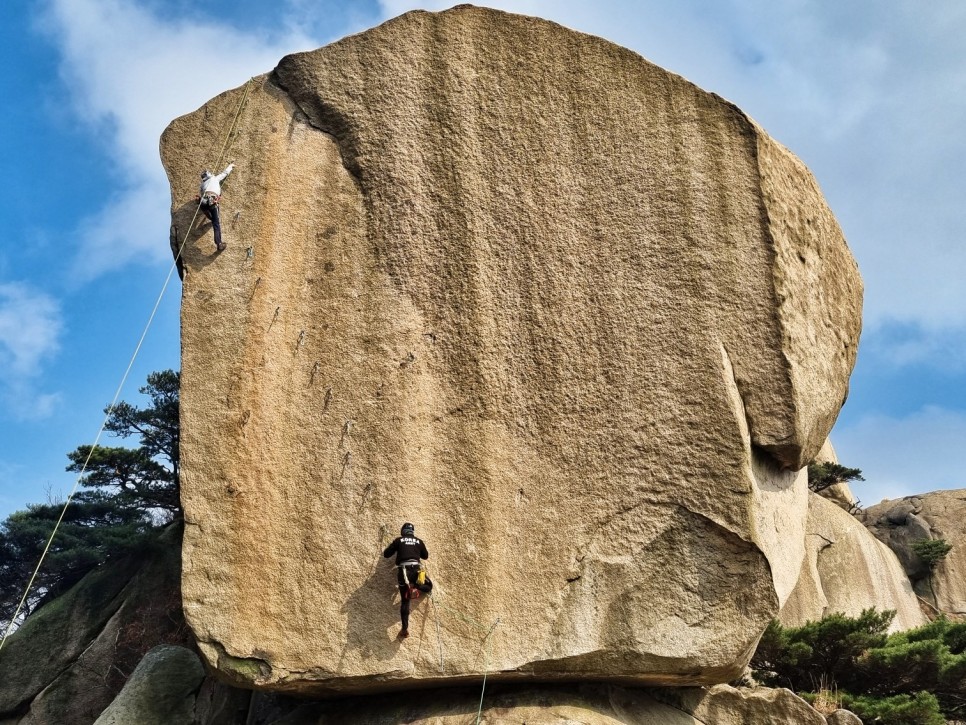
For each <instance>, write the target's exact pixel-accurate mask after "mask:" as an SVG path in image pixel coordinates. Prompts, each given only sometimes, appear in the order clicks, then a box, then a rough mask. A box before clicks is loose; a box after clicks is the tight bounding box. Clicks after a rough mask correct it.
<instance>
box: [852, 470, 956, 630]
mask: <svg viewBox="0 0 966 725" xmlns="http://www.w3.org/2000/svg"><path fill="white" fill-rule="evenodd" d="M864 521H865V524H866V526H868V527H869V530H870V531H871V532H872V533H873V534H875V536H876V537H878V538H879V539H880V540H881V541H883V542H885V543H886V544H887V545H888V546H889V548H890V549H892V550H893V551H894V552H895V554H896V556H898V558H899V561H900V562H902V566H903V567H904V568H905V571H906V573H907V574H908V575H909V578H910V579H912V581H913V584H914V586H915V588H916V591H917V593H918V594H919V596H921V597H922V598H923V599H925V600H926V601H927V602H928V603H929V604H932V605H934V606H936V607H937V608H938V609H939V610H940V611H942V612H945V613H946V614H949V615H953V616H966V576H964V574H963V572H966V489H962V488H960V489H951V490H946V491H933V492H932V493H924V494H921V495H918V496H907V497H906V498H902V499H895V500H886V501H883V502H882V503H878V504H876V505H875V506H870V507H869V508H867V509H865V513H864ZM926 539H945V540H946V541H947V542H948V543H949V544H951V545H952V547H953V548H952V549H951V550H950V552H949V554H948V555H947V556H946V558H945V559H944V560H943V561H941V562H939V564H938V565H937V567H936V569H935V571H934V572H933V573H932V576H931V577H930V576H929V571H928V569H927V568H926V567H925V565H924V564H923V562H922V561H921V560H920V559H919V557H918V556H916V553H915V552H914V551H913V549H912V546H913V545H914V544H915V543H916V542H918V541H923V540H926Z"/></svg>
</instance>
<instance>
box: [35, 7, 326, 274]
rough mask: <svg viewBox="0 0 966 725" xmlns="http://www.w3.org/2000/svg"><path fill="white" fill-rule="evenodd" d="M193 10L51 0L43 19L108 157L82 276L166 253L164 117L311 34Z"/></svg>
mask: <svg viewBox="0 0 966 725" xmlns="http://www.w3.org/2000/svg"><path fill="white" fill-rule="evenodd" d="M216 15H217V14H214V15H209V14H206V13H198V14H195V15H194V16H193V17H192V20H191V21H190V22H186V21H170V20H165V19H163V18H161V17H159V16H158V15H155V14H154V13H152V12H151V11H149V10H148V9H146V8H145V7H143V6H142V5H139V4H138V3H137V2H135V1H133V0H51V2H50V3H49V6H48V7H47V12H46V15H45V17H44V21H43V27H44V29H45V30H46V31H47V32H48V33H49V35H50V37H51V39H52V40H53V42H54V43H55V44H56V45H57V46H58V48H59V50H60V52H61V54H62V63H61V73H62V76H63V80H64V82H65V84H66V87H67V89H68V98H69V101H70V102H71V104H72V106H73V108H74V109H75V110H76V112H77V113H78V115H79V116H80V117H81V118H82V119H83V120H84V121H85V122H86V123H87V124H89V125H90V126H91V127H92V129H94V130H96V131H97V133H98V135H99V136H100V137H101V138H102V139H103V140H104V142H105V143H106V145H107V147H108V149H109V151H108V153H109V154H110V157H111V160H112V161H113V162H114V164H115V165H116V171H117V181H116V185H115V188H111V189H105V192H104V197H105V199H107V201H106V203H105V206H104V208H103V209H102V210H101V211H100V212H99V213H97V214H95V215H93V216H92V217H91V218H89V219H88V220H87V221H86V222H85V223H84V224H83V226H82V228H81V230H80V237H81V249H80V250H79V253H78V256H77V263H76V270H75V271H76V273H77V275H78V277H79V278H80V279H81V281H84V280H88V279H90V278H92V277H94V276H96V275H97V274H100V273H102V272H104V271H107V270H111V269H117V268H119V267H121V266H123V265H124V264H126V263H127V262H129V261H131V260H132V259H134V258H139V259H142V260H143V259H147V260H150V261H160V260H163V261H169V260H170V251H169V247H168V244H167V232H168V227H169V221H168V206H169V190H168V184H167V179H166V177H165V174H164V171H163V169H162V168H161V163H160V160H159V158H158V141H159V138H160V136H161V132H162V131H163V130H164V128H165V126H166V125H167V124H168V123H169V122H170V121H171V120H173V119H174V118H176V117H177V116H179V115H182V114H185V113H188V112H190V111H192V110H194V109H195V108H197V107H199V106H200V105H202V104H203V103H204V102H205V101H207V100H208V99H209V98H211V97H213V96H215V95H217V94H218V93H221V92H222V91H224V90H226V89H228V88H231V87H234V86H238V85H241V84H242V83H244V82H245V81H246V80H247V79H248V78H249V77H251V76H253V75H258V74H261V73H265V72H268V71H270V70H271V69H272V68H274V67H275V64H276V63H277V62H278V60H279V59H280V58H281V57H282V56H283V55H285V54H287V53H292V52H296V51H299V50H307V49H310V48H313V47H315V46H316V45H318V43H317V42H316V41H314V40H312V39H310V38H308V37H306V36H304V35H303V34H301V33H300V32H299V31H297V30H290V31H288V32H286V33H285V34H283V35H281V36H280V37H277V38H273V39H268V38H266V37H265V36H264V35H263V34H256V33H255V32H252V33H244V32H241V31H238V30H236V29H232V28H229V27H227V26H221V25H218V24H217V23H216V22H211V21H206V20H205V18H206V17H214V16H216Z"/></svg>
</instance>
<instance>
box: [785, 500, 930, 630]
mask: <svg viewBox="0 0 966 725" xmlns="http://www.w3.org/2000/svg"><path fill="white" fill-rule="evenodd" d="M808 502H809V507H808V520H807V522H806V524H805V532H806V549H807V553H806V556H805V561H804V562H803V563H802V572H801V575H800V576H799V579H798V584H797V585H796V586H795V590H794V591H793V592H792V595H791V597H789V599H788V601H787V602H785V605H784V606H783V607H782V610H781V614H780V616H779V619H780V620H781V623H782V624H783V625H785V626H786V627H800V626H802V625H803V624H805V622H807V621H816V620H819V619H822V618H823V617H825V616H827V615H829V614H833V613H835V612H839V613H842V614H845V615H848V616H850V617H857V616H858V615H859V614H861V613H862V610H863V609H869V608H871V607H874V608H875V609H877V610H879V611H880V612H881V611H884V610H886V609H893V610H895V612H896V616H895V619H893V620H892V625H891V628H890V629H891V631H899V630H904V629H911V628H913V627H918V626H920V625H922V624H925V623H926V618H925V616H924V615H923V613H922V610H921V608H920V606H919V601H918V600H917V599H916V595H915V593H914V592H913V590H912V585H911V584H910V582H909V579H908V578H907V577H906V575H905V572H904V571H903V568H902V565H901V564H900V563H899V560H898V559H897V558H896V555H895V554H894V553H893V552H892V551H891V550H890V549H889V547H887V546H886V545H885V544H883V543H882V542H881V541H879V540H878V539H876V538H875V537H874V536H873V535H872V534H871V533H870V532H869V531H868V529H866V528H865V526H863V525H862V523H861V522H860V521H859V520H857V519H856V518H855V517H854V516H852V515H850V514H849V513H847V512H846V511H843V510H842V509H841V507H839V506H838V505H836V503H835V502H834V501H830V500H828V499H826V498H823V497H822V496H819V495H818V494H814V493H810V494H809V497H808Z"/></svg>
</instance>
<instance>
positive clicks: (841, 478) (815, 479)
mask: <svg viewBox="0 0 966 725" xmlns="http://www.w3.org/2000/svg"><path fill="white" fill-rule="evenodd" d="M864 480H865V479H864V478H863V477H862V470H861V469H859V468H846V467H845V466H842V465H840V464H838V463H815V462H814V461H813V462H812V463H809V464H808V487H809V488H810V489H811V490H812V491H815V493H818V492H819V491H824V490H825V489H826V488H828V487H829V486H834V485H835V484H837V483H848V482H849V481H864Z"/></svg>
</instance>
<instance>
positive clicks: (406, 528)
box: [399, 523, 416, 536]
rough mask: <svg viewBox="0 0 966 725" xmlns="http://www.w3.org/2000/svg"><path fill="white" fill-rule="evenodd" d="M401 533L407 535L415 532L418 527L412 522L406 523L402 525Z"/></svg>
mask: <svg viewBox="0 0 966 725" xmlns="http://www.w3.org/2000/svg"><path fill="white" fill-rule="evenodd" d="M399 533H400V534H402V535H403V536H405V535H406V534H410V535H412V534H415V533H416V527H415V526H413V525H412V524H410V523H405V524H403V525H402V531H400V532H399Z"/></svg>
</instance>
